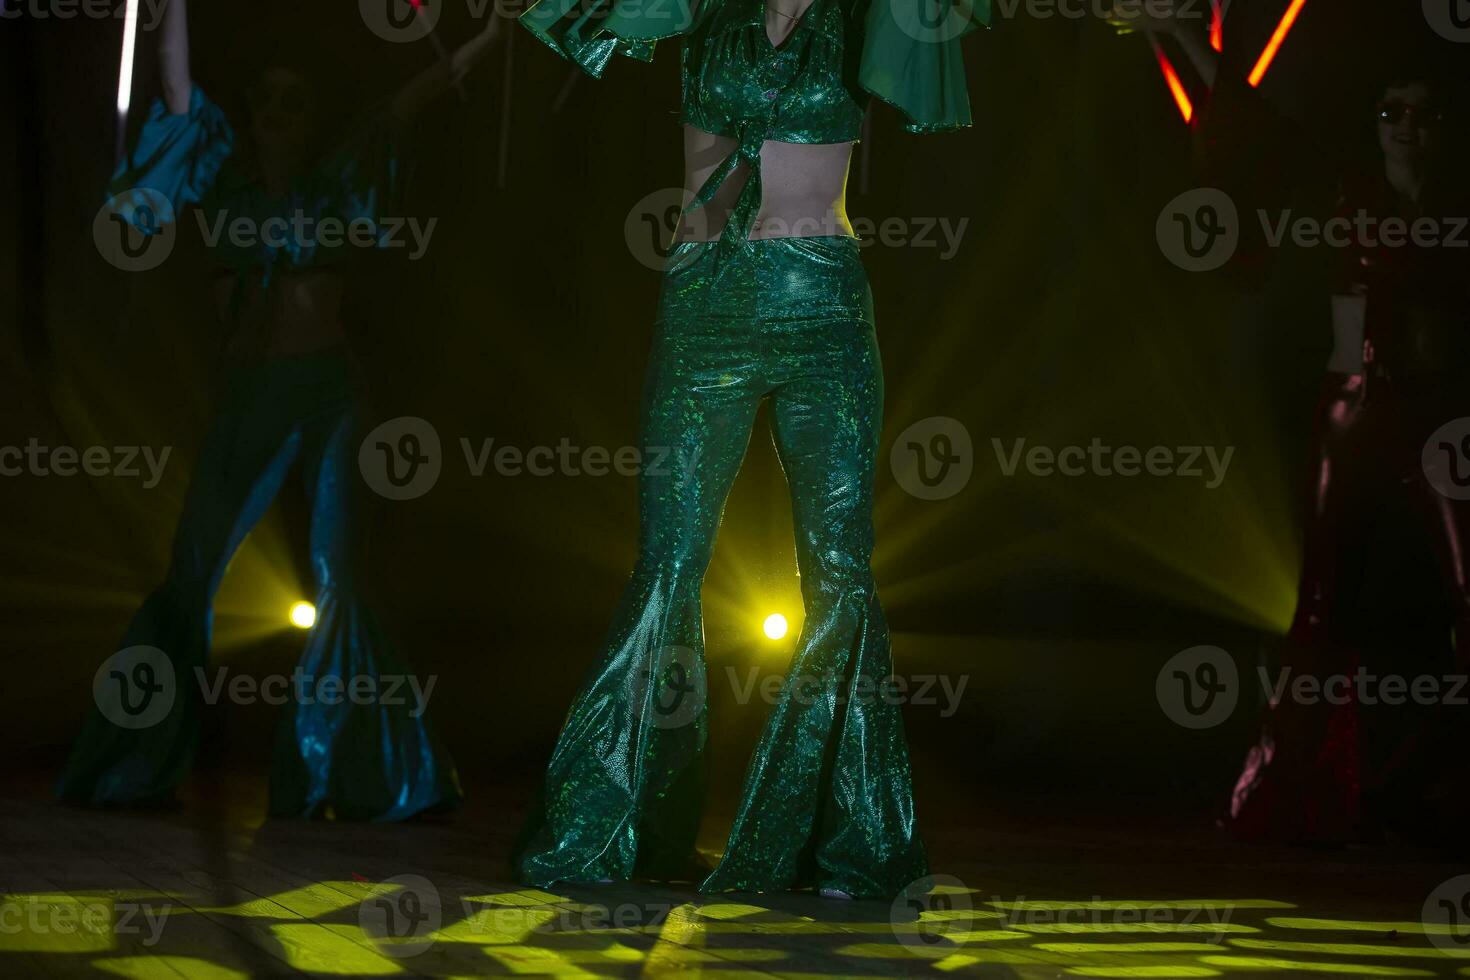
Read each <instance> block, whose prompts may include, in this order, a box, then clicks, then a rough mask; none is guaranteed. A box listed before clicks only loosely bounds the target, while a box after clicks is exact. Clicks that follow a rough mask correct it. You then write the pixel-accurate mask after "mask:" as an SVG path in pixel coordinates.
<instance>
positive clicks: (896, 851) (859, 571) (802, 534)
mask: <svg viewBox="0 0 1470 980" xmlns="http://www.w3.org/2000/svg"><path fill="white" fill-rule="evenodd" d="M761 245H763V246H765V247H766V252H765V254H766V256H767V260H766V263H765V264H766V265H769V268H767V269H763V270H762V271H763V272H764V275H762V276H761V278H762V279H763V280H765V281H767V282H770V283H775V284H777V288H775V289H773V290H771V291H770V293H769V294H767V296H768V298H767V301H766V304H767V305H766V308H765V310H764V311H763V317H762V321H763V323H762V333H763V337H764V350H765V357H766V361H767V367H766V370H767V374H768V377H769V378H770V380H771V382H772V389H771V394H770V399H771V402H770V408H771V425H772V430H773V435H774V437H775V442H776V449H777V453H778V455H779V457H780V460H781V465H782V468H783V469H784V470H785V473H786V479H787V483H788V485H789V488H790V492H791V504H792V515H793V523H794V525H795V530H796V552H797V563H798V568H799V571H800V574H801V586H802V600H803V606H804V613H805V616H804V624H803V627H802V631H801V635H800V637H798V639H797V646H796V655H795V657H794V659H793V661H792V664H791V668H790V671H789V672H788V674H787V678H786V683H785V684H784V685H783V688H782V690H781V693H780V696H779V698H778V700H777V703H776V705H775V706H774V708H773V710H772V713H771V717H770V719H769V720H768V722H767V724H766V728H765V731H764V733H763V735H762V737H761V740H760V743H759V744H758V746H757V748H756V750H755V754H754V757H753V758H752V761H751V763H750V767H749V769H748V771H747V774H746V779H745V785H744V790H743V792H742V794H741V800H740V804H739V807H738V810H737V813H736V817H735V823H734V827H733V829H732V831H731V833H730V838H729V842H728V844H727V847H726V851H725V855H724V857H723V859H722V860H721V862H720V864H719V866H718V867H717V868H716V870H715V871H714V873H713V874H711V875H710V876H709V877H708V879H706V881H705V882H704V884H703V886H702V890H705V891H711V892H717V891H775V890H783V889H790V888H798V887H806V886H814V887H818V888H835V889H838V890H840V891H844V892H846V893H848V894H849V895H853V896H855V897H874V898H878V897H885V898H886V897H892V896H893V895H895V894H897V893H898V892H899V891H901V890H902V889H903V888H904V887H905V886H906V885H908V884H909V883H910V882H912V881H913V880H915V879H916V878H920V877H922V876H923V875H925V874H927V873H928V870H927V869H928V865H927V861H926V858H925V854H924V848H923V844H922V842H921V841H920V839H919V836H918V833H917V829H916V823H915V818H914V803H913V789H912V777H911V771H910V763H909V755H908V744H907V741H906V739H905V736H904V729H903V720H902V717H901V715H900V712H899V708H898V705H897V704H896V703H895V702H894V699H893V698H892V696H891V690H890V689H889V688H887V687H886V683H887V681H888V680H889V678H890V677H891V675H892V671H893V665H892V656H891V651H890V646H889V636H888V626H887V623H886V621H885V620H884V617H883V610H882V607H881V605H880V604H879V602H878V596H877V590H876V587H875V585H874V581H873V572H872V567H871V559H872V552H873V486H874V479H875V471H876V464H877V457H878V447H879V437H880V433H881V426H882V415H883V370H882V363H881V360H880V357H879V354H878V346H877V339H876V337H875V334H874V328H873V318H872V313H871V305H870V303H871V301H870V299H869V298H868V292H867V280H866V277H865V276H864V275H863V272H862V268H861V265H860V264H859V261H858V256H857V249H856V245H855V243H854V242H853V241H851V240H850V239H840V238H839V239H825V238H824V239H776V240H770V241H768V242H763V243H761Z"/></svg>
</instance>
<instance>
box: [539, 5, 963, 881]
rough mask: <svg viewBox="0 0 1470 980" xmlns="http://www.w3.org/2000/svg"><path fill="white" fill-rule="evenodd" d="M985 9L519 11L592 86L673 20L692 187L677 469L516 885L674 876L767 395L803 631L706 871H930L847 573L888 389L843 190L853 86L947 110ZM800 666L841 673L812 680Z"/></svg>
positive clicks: (650, 508) (644, 533)
mask: <svg viewBox="0 0 1470 980" xmlns="http://www.w3.org/2000/svg"><path fill="white" fill-rule="evenodd" d="M925 4H927V5H928V6H927V7H926V6H925ZM910 8H911V9H910ZM988 19H989V9H988V2H987V0H978V3H974V4H972V3H968V2H965V0H856V2H853V0H702V2H701V3H699V4H698V6H697V7H693V6H691V5H690V4H689V2H688V0H667V2H664V0H660V2H657V3H648V2H643V0H540V2H538V3H536V4H535V5H534V6H533V7H531V9H530V10H528V11H527V12H526V13H525V14H524V15H522V18H521V21H522V23H523V24H525V26H526V27H528V28H529V29H530V30H531V31H532V32H533V33H534V34H535V35H536V36H537V37H539V38H540V39H541V40H543V41H545V42H546V43H547V44H548V45H550V46H551V47H552V48H553V49H554V50H556V51H557V52H558V53H560V54H562V55H563V56H565V57H567V58H569V59H571V60H573V61H575V62H576V63H577V64H579V65H581V66H582V68H584V69H585V70H586V71H587V72H588V73H590V74H592V75H593V76H600V75H601V73H602V71H603V69H604V68H605V67H606V65H607V63H608V62H609V61H610V60H611V59H612V56H613V55H614V54H624V55H629V56H632V57H635V58H639V59H640V60H648V59H649V58H651V57H652V54H653V43H654V41H655V40H657V39H659V38H666V37H672V36H680V37H681V39H682V59H683V113H682V116H681V119H680V122H681V123H682V124H683V127H684V147H685V180H686V187H688V188H689V189H690V191H691V193H692V200H691V201H690V204H689V206H688V207H687V208H686V209H685V211H684V214H683V216H682V217H681V220H680V224H679V227H678V230H677V234H676V237H675V244H674V246H673V248H672V250H671V252H670V254H669V257H668V260H667V266H666V269H665V272H664V280H663V288H662V295H661V299H660V303H659V315H658V322H657V326H656V328H655V331H654V341H653V349H652V352H651V354H650V358H649V363H648V369H647V376H646V379H645V383H644V391H643V406H642V425H641V432H640V441H641V443H642V445H643V447H644V449H645V450H647V451H649V452H652V451H655V450H657V451H665V452H670V454H671V456H670V458H672V459H675V460H677V461H678V462H677V464H676V465H670V466H667V467H661V468H658V470H657V472H646V473H645V474H644V475H643V476H642V478H641V482H640V487H639V497H640V507H639V510H640V523H641V527H640V534H639V554H638V562H637V566H636V568H635V569H634V572H633V577H632V580H631V581H630V582H629V584H628V586H627V589H626V591H625V592H624V594H623V598H622V601H621V603H620V604H619V607H618V610H617V613H616V615H615V616H614V619H613V622H612V625H611V627H610V629H609V630H608V633H607V636H606V638H605V640H604V642H603V647H602V651H601V655H600V657H599V659H598V661H597V663H596V665H595V666H594V668H593V670H592V671H591V673H590V675H589V676H588V678H587V679H586V681H585V682H584V684H583V686H582V688H581V691H580V692H579V693H578V695H577V697H576V699H575V701H574V702H573V704H572V707H571V710H570V711H569V713H568V716H567V721H566V725H565V727H564V729H563V730H562V733H561V735H560V737H559V739H558V741H557V745H556V749H555V751H554V752H553V754H552V758H551V762H550V765H549V766H548V769H547V774H546V783H545V787H544V790H543V793H542V797H541V799H540V800H539V801H538V803H537V804H536V808H535V811H534V812H533V813H532V815H531V819H530V821H529V823H528V825H527V827H526V830H525V833H524V834H523V835H522V839H521V842H520V844H519V846H518V848H517V854H516V856H515V862H516V871H517V873H518V875H519V877H520V878H521V879H522V880H523V881H525V882H526V883H528V884H534V885H540V886H546V885H551V884H553V883H555V882H596V881H610V880H614V879H626V878H631V877H634V876H642V877H651V878H683V877H685V876H687V875H688V873H689V869H690V867H691V864H692V860H691V859H692V857H693V850H694V837H695V833H696V831H697V829H698V825H699V819H700V811H701V804H702V799H703V795H704V781H705V777H704V772H705V767H704V747H705V738H706V706H705V698H704V692H705V671H704V638H703V626H702V623H701V619H700V586H701V583H702V581H703V578H704V572H705V567H706V566H707V564H708V562H709V558H710V552H711V549H712V547H713V544H714V538H715V532H716V529H717V527H718V525H719V520H720V512H721V510H722V509H723V507H724V503H725V497H726V495H727V493H728V491H729V488H730V485H731V483H732V482H733V481H734V479H735V474H736V472H737V471H738V470H739V468H740V462H741V459H742V458H743V456H744V453H745V447H746V444H747V442H748V441H749V438H750V431H751V426H752V424H753V421H754V419H755V415H756V409H757V407H758V406H759V404H760V402H761V401H762V399H769V400H770V403H771V419H772V428H773V434H774V436H775V442H776V448H777V451H778V454H779V456H780V459H781V463H782V466H783V467H784V468H785V471H786V475H787V480H788V482H789V484H790V487H791V497H792V504H793V511H794V517H795V524H796V533H797V559H798V565H799V568H800V573H801V582H802V592H803V601H804V604H805V626H804V628H803V630H802V634H801V636H800V638H799V640H798V643H797V652H796V657H795V661H794V663H793V664H792V668H791V670H790V672H789V675H788V676H789V678H791V679H792V680H790V681H788V685H787V687H786V688H785V689H783V691H782V694H781V697H780V699H779V701H778V703H777V705H776V706H775V709H774V711H773V713H772V715H771V718H770V720H769V722H768V724H767V726H766V729H765V733H764V735H763V736H762V738H761V741H760V745H759V746H758V748H757V749H756V752H755V757H754V759H753V760H752V762H751V766H750V770H749V773H748V774H747V777H746V782H745V787H744V792H743V794H742V799H741V803H740V806H739V810H738V813H737V814H736V817H735V824H734V828H733V830H732V832H731V835H730V840H729V844H728V847H727V848H726V851H725V854H724V857H723V859H722V860H721V861H720V863H719V865H718V867H716V868H715V869H714V871H713V872H712V873H710V874H709V875H708V877H706V878H705V879H704V880H703V882H702V884H701V886H700V888H701V890H702V891H706V892H725V891H777V890H784V889H793V888H804V887H812V888H816V889H818V890H820V891H821V893H822V894H824V895H829V896H832V897H864V898H879V897H891V896H893V895H895V894H897V893H898V892H899V891H900V890H902V889H903V888H904V887H905V886H906V885H907V884H909V883H910V882H912V881H913V880H914V879H916V878H919V877H921V876H923V875H925V874H927V865H926V861H925V857H924V849H923V845H922V843H921V842H920V839H919V837H918V834H917V831H916V828H915V821H914V807H913V791H912V788H911V785H910V774H909V759H908V749H907V745H906V743H905V740H904V733H903V723H902V720H901V718H900V716H899V711H898V708H897V707H896V706H895V705H893V704H891V703H889V702H888V701H887V700H884V699H881V698H877V697H874V696H872V692H873V691H874V690H875V689H876V688H877V686H878V685H879V683H880V682H881V681H882V679H883V678H886V677H887V676H888V675H889V674H890V673H891V670H892V662H891V657H890V652H889V641H888V630H887V626H886V625H885V623H884V619H883V612H882V609H881V608H880V606H879V604H878V599H877V594H876V591H875V589H874V585H873V574H872V570H871V568H870V564H869V562H870V557H871V553H872V547H873V523H872V503H873V480H874V469H875V461H876V458H877V453H878V442H879V429H880V422H881V416H882V408H883V379H882V368H881V365H880V363H879V358H878V348H877V344H876V341H875V338H874V332H873V312H872V298H871V295H870V293H869V290H868V282H867V277H866V276H865V274H864V272H863V268H862V265H861V262H860V261H859V256H858V243H857V239H856V238H855V237H854V235H853V232H852V227H851V225H850V224H849V222H848V220H847V216H846V213H845V208H844V204H843V197H844V190H845V186H846V182H847V169H848V161H849V158H850V156H851V152H852V147H853V145H854V143H856V141H857V138H858V134H859V131H860V127H861V124H862V119H863V114H864V112H865V110H866V107H867V103H868V100H869V97H870V96H876V97H878V98H879V99H882V100H883V101H885V102H888V103H890V104H892V105H894V106H896V107H898V108H899V109H900V110H902V112H903V113H904V115H905V116H906V120H905V126H906V128H907V129H909V130H910V131H912V132H932V131H937V130H945V129H954V128H958V127H961V126H966V125H968V124H969V122H970V109H969V98H968V95H967V92H966V86H965V75H964V66H963V63H962V60H961V54H960V49H959V39H960V37H961V36H963V35H964V34H967V33H969V32H970V31H972V30H974V29H975V28H976V27H977V26H980V25H983V24H984V23H986V22H988ZM645 458H648V457H645ZM798 678H807V679H810V678H827V679H831V678H836V679H837V680H836V683H831V682H824V685H825V686H823V687H821V688H820V689H819V690H817V691H816V692H812V691H811V690H810V689H808V690H805V691H796V690H795V689H794V685H795V684H796V680H795V679H798Z"/></svg>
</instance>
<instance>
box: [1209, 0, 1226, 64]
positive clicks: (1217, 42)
mask: <svg viewBox="0 0 1470 980" xmlns="http://www.w3.org/2000/svg"><path fill="white" fill-rule="evenodd" d="M1221 2H1222V0H1210V9H1211V12H1212V13H1211V16H1210V47H1212V48H1214V49H1215V50H1216V51H1217V52H1219V51H1224V50H1225V10H1224V8H1223V7H1222V6H1221Z"/></svg>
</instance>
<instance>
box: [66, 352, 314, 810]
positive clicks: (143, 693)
mask: <svg viewBox="0 0 1470 980" xmlns="http://www.w3.org/2000/svg"><path fill="white" fill-rule="evenodd" d="M238 380H239V379H236V381H237V383H236V384H234V385H232V386H231V388H230V390H229V392H227V394H226V396H225V398H224V402H223V404H222V405H221V407H220V410H219V411H218V412H217V413H216V415H215V418H214V421H213V423H212V424H211V426H210V429H209V432H208V433H207V434H206V436H205V439H204V443H203V446H202V447H201V450H200V453H199V457H198V459H197V460H196V461H195V464H194V470H193V474H192V476H191V478H190V481H189V489H188V491H187V493H186V495H185V499H184V508H183V512H182V514H181V515H180V517H179V523H178V527H177V529H176V531H175V534H174V543H173V552H172V560H171V562H170V565H169V570H168V573H167V575H166V576H165V578H164V580H163V583H162V584H161V585H160V586H159V587H158V588H157V589H156V590H154V592H153V593H152V594H151V595H149V597H148V598H147V599H146V600H145V601H144V603H143V605H142V606H141V607H140V608H139V610H138V612H137V613H136V614H135V615H134V617H133V621H132V623H131V624H130V625H129V626H128V628H127V630H126V632H125V633H124V635H123V640H122V644H121V646H120V647H119V649H120V650H131V649H134V648H139V647H144V648H152V649H153V650H154V651H157V652H156V653H155V654H152V656H158V657H162V658H164V659H165V660H166V661H167V666H168V668H170V669H169V670H168V671H167V675H166V679H165V674H164V671H162V670H159V671H157V672H156V673H157V676H158V683H156V684H155V685H151V686H149V687H148V688H146V689H143V685H137V686H138V687H139V688H140V690H139V691H138V692H137V696H138V697H139V698H141V699H144V700H143V701H140V702H139V703H142V704H144V706H145V708H151V705H148V704H146V701H150V700H151V699H153V698H158V699H162V700H163V701H165V702H166V703H167V708H166V711H165V712H164V713H163V714H162V717H161V718H159V719H158V720H156V721H151V722H150V723H147V724H145V725H143V726H142V727H133V726H132V725H130V724H128V723H126V722H125V721H123V719H121V718H120V717H119V716H118V714H117V712H116V711H115V710H107V708H109V707H111V704H110V703H109V704H108V705H107V706H105V707H104V705H102V704H94V705H93V707H92V709H91V710H90V712H89V713H88V717H87V721H86V723H85V725H84V727H83V729H82V733H81V735H80V737H79V738H78V739H77V741H76V743H75V744H74V746H73V748H72V752H71V756H70V758H69V759H68V761H67V764H66V768H65V769H64V770H63V772H62V775H61V778H60V780H59V782H58V784H57V795H58V796H59V797H60V798H62V799H64V800H67V801H69V802H74V803H85V804H116V803H152V802H159V801H162V800H164V799H167V798H168V797H169V796H170V795H171V794H172V792H173V790H174V788H175V787H176V786H177V785H178V784H179V783H180V782H182V781H183V779H184V777H185V776H186V775H187V774H188V771H189V769H190V767H191V766H192V764H193V762H194V757H195V754H196V752H197V750H198V745H199V724H200V709H201V707H202V704H203V696H202V691H201V684H200V677H199V672H201V671H203V670H204V668H205V665H206V661H207V659H208V654H209V645H210V638H211V634H212V626H213V618H214V614H213V609H212V606H213V602H214V595H215V592H216V590H217V589H218V588H219V583H220V579H221V578H222V577H223V575H224V571H225V567H226V565H228V563H229V560H230V558H231V556H233V555H234V553H235V551H236V549H238V548H239V546H240V543H241V542H242V541H243V540H244V539H245V535H246V534H248V533H249V531H250V529H251V528H252V527H254V526H255V524H256V523H257V522H258V521H259V520H260V518H261V517H262V516H264V514H265V512H266V510H267V509H268V508H269V506H270V503H271V501H272V500H273V499H275V496H276V494H277V492H278V491H279V490H280V488H281V485H282V484H283V483H284V481H285V479H286V475H287V473H288V472H289V470H290V468H291V464H292V463H293V461H294V460H295V459H296V457H297V455H298V453H299V451H300V438H299V435H298V434H296V430H295V424H294V423H295V420H294V419H292V418H290V417H289V416H288V415H279V414H276V415H269V416H268V415H266V414H264V413H257V412H252V411H251V401H250V399H249V398H248V397H247V393H246V390H245V388H246V386H245V385H243V384H240V383H238ZM153 666H154V665H152V664H150V665H149V667H150V672H152V668H153ZM122 674H123V675H124V676H122V677H120V678H118V684H120V685H122V686H123V689H122V690H121V691H120V692H119V695H118V696H119V697H120V698H121V699H130V698H132V697H133V696H134V694H133V692H131V691H129V690H127V687H128V686H129V685H130V683H131V677H129V676H128V674H129V672H128V671H126V670H125V671H123V672H122ZM110 694H111V692H99V700H100V699H101V698H103V697H107V696H109V695H110ZM155 713H156V712H155Z"/></svg>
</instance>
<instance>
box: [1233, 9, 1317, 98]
mask: <svg viewBox="0 0 1470 980" xmlns="http://www.w3.org/2000/svg"><path fill="white" fill-rule="evenodd" d="M1306 5H1307V0H1291V6H1290V7H1287V8H1286V13H1285V14H1283V15H1282V17H1281V23H1280V24H1278V25H1276V33H1275V34H1272V35H1271V40H1270V41H1268V42H1267V44H1266V50H1264V51H1262V52H1261V57H1260V60H1259V61H1257V62H1256V67H1254V68H1252V69H1251V73H1250V77H1249V79H1247V80H1248V81H1249V82H1250V83H1251V86H1252V87H1253V88H1254V87H1255V86H1258V85H1260V84H1261V79H1263V78H1265V77H1266V72H1267V71H1268V70H1269V69H1270V68H1271V62H1273V61H1275V60H1276V54H1277V52H1278V51H1280V50H1281V45H1282V44H1283V43H1285V41H1286V35H1288V34H1290V33H1291V29H1292V27H1293V26H1295V25H1296V19H1297V16H1298V15H1299V14H1301V12H1302V8H1303V7H1305V6H1306Z"/></svg>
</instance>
